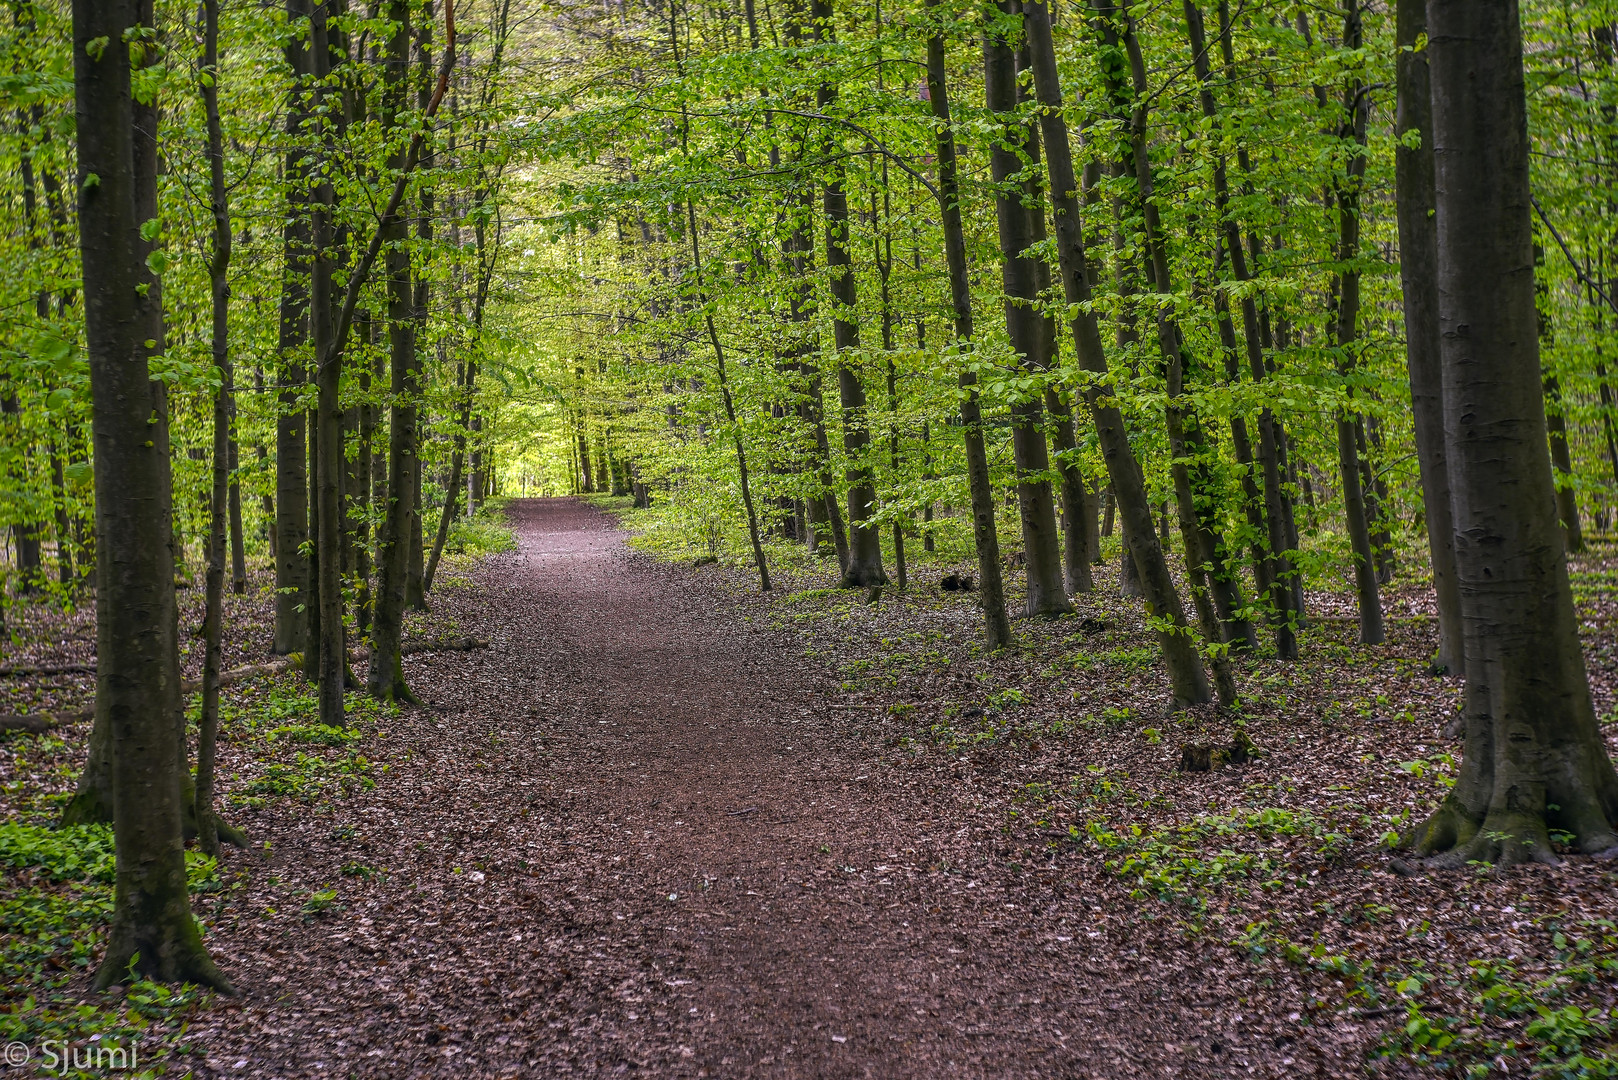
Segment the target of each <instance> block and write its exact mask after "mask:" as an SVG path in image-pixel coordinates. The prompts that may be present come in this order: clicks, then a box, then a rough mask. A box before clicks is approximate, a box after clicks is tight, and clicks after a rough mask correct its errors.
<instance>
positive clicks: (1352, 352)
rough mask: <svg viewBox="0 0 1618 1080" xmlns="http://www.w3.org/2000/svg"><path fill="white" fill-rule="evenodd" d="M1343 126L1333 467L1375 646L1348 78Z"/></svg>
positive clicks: (1357, 106)
mask: <svg viewBox="0 0 1618 1080" xmlns="http://www.w3.org/2000/svg"><path fill="white" fill-rule="evenodd" d="M1359 3H1360V0H1348V4H1347V7H1346V9H1345V14H1344V19H1343V44H1344V47H1346V48H1350V49H1357V48H1359V47H1360V44H1361V41H1362V34H1361V23H1360V12H1359ZM1343 112H1344V120H1343V126H1342V128H1341V130H1340V131H1339V133H1338V134H1339V136H1340V137H1341V138H1342V139H1343V140H1344V141H1345V142H1352V144H1353V149H1351V150H1350V153H1351V155H1352V156H1351V157H1350V158H1349V160H1348V168H1347V175H1346V176H1345V177H1344V178H1343V179H1342V180H1340V181H1338V183H1337V185H1336V197H1337V238H1338V239H1337V261H1338V263H1339V264H1340V265H1341V267H1342V269H1340V270H1339V271H1338V273H1337V347H1338V350H1339V353H1340V359H1339V360H1338V368H1337V370H1338V374H1339V375H1341V376H1342V377H1343V379H1344V380H1345V384H1346V385H1345V394H1346V397H1347V400H1346V401H1345V402H1344V404H1343V406H1342V407H1341V408H1340V409H1339V410H1338V413H1337V464H1338V471H1339V472H1340V473H1341V474H1342V482H1343V516H1344V518H1345V519H1346V523H1347V526H1348V538H1349V543H1350V546H1351V547H1352V548H1353V551H1354V582H1355V593H1356V595H1357V597H1358V600H1359V612H1360V642H1361V644H1365V645H1379V644H1381V643H1382V642H1383V641H1384V640H1386V635H1385V634H1384V633H1383V629H1382V598H1381V590H1380V588H1379V587H1378V585H1379V583H1378V581H1377V573H1376V552H1375V550H1374V548H1373V546H1372V544H1371V522H1370V515H1369V514H1368V513H1367V507H1366V492H1365V488H1364V486H1363V485H1362V483H1361V479H1360V461H1359V449H1358V445H1357V442H1356V440H1355V426H1356V425H1355V412H1354V407H1353V400H1354V388H1353V385H1352V383H1347V380H1348V379H1350V378H1352V376H1353V374H1354V370H1355V368H1356V367H1357V366H1358V362H1357V359H1356V351H1357V348H1358V346H1357V345H1356V344H1355V342H1356V341H1357V339H1358V338H1359V318H1360V272H1359V270H1357V269H1355V268H1354V263H1355V262H1356V261H1357V260H1358V259H1359V256H1360V190H1361V188H1362V186H1363V185H1364V178H1365V125H1366V119H1367V116H1368V114H1369V112H1370V103H1369V100H1368V99H1367V98H1366V96H1365V94H1364V87H1363V86H1362V85H1361V84H1360V82H1359V80H1358V79H1357V78H1351V79H1350V80H1349V81H1348V85H1347V86H1346V87H1345V88H1344V90H1343Z"/></svg>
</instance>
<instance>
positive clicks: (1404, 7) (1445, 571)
mask: <svg viewBox="0 0 1618 1080" xmlns="http://www.w3.org/2000/svg"><path fill="white" fill-rule="evenodd" d="M1395 37H1396V44H1398V49H1400V55H1398V113H1396V118H1395V134H1396V136H1398V138H1396V139H1395V146H1393V160H1395V185H1396V191H1398V199H1396V210H1398V225H1400V283H1401V287H1403V298H1404V350H1406V351H1404V356H1406V368H1408V371H1409V381H1411V419H1413V424H1414V429H1416V461H1417V466H1419V471H1421V494H1422V513H1424V517H1425V520H1427V551H1429V555H1430V562H1432V588H1434V594H1435V597H1437V601H1438V651H1437V653H1435V654H1434V657H1432V669H1434V672H1438V674H1442V672H1455V674H1458V672H1461V670H1463V664H1464V659H1466V657H1464V643H1463V640H1461V630H1463V625H1461V593H1459V586H1458V583H1456V576H1455V510H1453V507H1451V500H1450V465H1448V457H1446V455H1448V449H1446V447H1445V442H1443V427H1445V423H1443V366H1442V361H1440V347H1438V220H1437V194H1435V193H1434V159H1432V74H1430V71H1429V68H1427V50H1425V47H1419V45H1424V39H1425V37H1427V0H1398V13H1396V32H1395ZM1411 131H1416V133H1419V138H1421V144H1419V146H1414V147H1413V146H1408V139H1409V138H1411ZM1615 474H1618V471H1615Z"/></svg>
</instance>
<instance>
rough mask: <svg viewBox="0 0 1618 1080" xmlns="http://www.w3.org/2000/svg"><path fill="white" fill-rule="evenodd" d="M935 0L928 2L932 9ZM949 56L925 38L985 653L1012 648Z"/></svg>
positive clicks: (938, 39)
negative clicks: (977, 367)
mask: <svg viewBox="0 0 1618 1080" xmlns="http://www.w3.org/2000/svg"><path fill="white" fill-rule="evenodd" d="M939 3H940V0H927V9H928V10H929V11H933V10H935V9H936V8H937V7H938V4H939ZM947 70H948V56H947V55H946V53H945V46H944V38H943V36H942V35H940V34H934V35H933V36H931V37H929V38H928V39H927V97H928V100H929V102H930V104H931V106H932V112H933V117H934V119H935V120H937V121H938V123H937V124H936V125H935V126H934V132H935V144H936V147H937V152H938V209H939V213H940V216H941V218H942V224H943V231H944V260H945V264H946V265H947V266H948V268H949V295H950V306H951V310H952V313H953V315H954V320H955V350H956V352H957V353H958V354H961V357H962V363H961V367H960V374H959V375H958V376H957V379H958V381H959V384H960V388H961V428H962V430H963V432H964V438H965V441H966V480H967V486H968V488H969V489H970V491H971V495H972V538H973V540H974V542H975V546H976V549H977V555H978V597H979V599H980V601H981V603H982V605H983V618H984V630H985V634H986V637H987V639H988V640H987V644H988V647H989V651H990V652H994V651H996V650H999V649H1003V648H1005V647H1006V646H1007V645H1009V644H1011V623H1010V621H1009V620H1008V619H1007V618H1006V598H1005V586H1004V585H1003V583H1002V581H1001V577H1000V540H999V537H998V535H997V534H996V530H995V522H994V487H993V485H992V483H991V481H990V477H989V455H988V453H987V451H986V450H985V449H984V446H983V417H982V413H981V410H980V408H979V405H978V389H977V381H978V377H977V373H976V372H975V371H972V370H971V369H970V368H969V367H968V366H967V364H966V363H965V356H966V355H968V354H970V352H971V350H972V348H973V332H974V328H973V325H972V286H971V279H970V278H969V277H968V274H967V266H966V235H965V232H964V230H963V229H962V227H961V196H960V182H959V178H958V177H957V174H956V166H955V132H954V129H953V128H952V127H951V121H950V111H949V87H948V83H947V81H946V72H947Z"/></svg>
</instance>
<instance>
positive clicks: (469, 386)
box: [422, 359, 590, 591]
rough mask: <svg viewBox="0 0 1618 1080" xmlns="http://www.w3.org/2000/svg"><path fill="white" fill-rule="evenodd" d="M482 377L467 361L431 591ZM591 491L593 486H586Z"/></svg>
mask: <svg viewBox="0 0 1618 1080" xmlns="http://www.w3.org/2000/svg"><path fill="white" fill-rule="evenodd" d="M477 377H478V363H477V361H476V360H475V359H468V360H467V362H466V374H465V375H464V376H463V382H462V390H461V415H460V417H459V423H458V424H457V425H456V428H455V449H454V451H453V452H452V453H451V455H450V461H449V486H448V488H447V489H446V490H445V492H444V509H443V510H442V511H441V512H440V513H439V515H438V532H437V534H436V535H434V537H433V551H432V554H431V555H430V556H428V558H427V567H426V570H425V573H424V575H423V578H422V585H423V587H424V588H426V589H427V590H428V591H431V589H432V587H433V578H434V577H435V576H436V575H437V573H438V560H439V559H441V558H443V556H444V543H445V541H446V540H448V539H449V527H450V525H451V523H452V522H454V520H455V503H456V500H457V499H459V498H460V496H461V471H462V469H463V468H465V464H466V428H467V425H468V424H469V423H470V422H471V412H472V396H473V394H474V393H475V392H476V387H477ZM583 442H584V433H583V431H582V430H581V431H580V432H579V443H580V446H581V449H582V447H583ZM583 460H584V464H585V471H586V472H587V473H588V471H589V464H590V456H589V455H588V454H585V455H584V457H583ZM585 490H586V491H588V490H589V485H588V484H586V485H585Z"/></svg>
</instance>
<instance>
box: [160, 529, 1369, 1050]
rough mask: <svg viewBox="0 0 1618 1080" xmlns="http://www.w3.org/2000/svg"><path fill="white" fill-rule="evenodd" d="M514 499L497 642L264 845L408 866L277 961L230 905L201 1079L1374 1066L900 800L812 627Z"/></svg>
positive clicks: (314, 880) (955, 813)
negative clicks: (1247, 1002)
mask: <svg viewBox="0 0 1618 1080" xmlns="http://www.w3.org/2000/svg"><path fill="white" fill-rule="evenodd" d="M511 514H512V521H513V525H514V527H515V531H516V533H517V536H518V538H519V543H520V550H519V551H518V553H516V554H515V555H511V556H504V557H498V558H497V559H496V560H494V562H495V563H496V564H497V565H496V566H495V567H492V568H488V569H487V570H486V572H485V574H484V575H481V576H484V577H485V578H486V580H487V582H489V583H488V584H487V585H486V588H487V590H488V591H487V594H486V596H485V601H484V603H485V606H484V607H483V609H482V611H481V613H477V614H474V613H472V612H468V613H466V614H465V615H463V616H462V620H461V627H462V629H463V630H467V631H469V632H472V633H481V634H485V635H487V636H489V637H490V638H491V639H492V641H493V646H492V648H491V649H490V650H489V651H488V652H486V653H482V654H472V656H471V658H470V659H468V658H466V657H463V656H458V655H449V656H440V657H435V658H433V659H431V660H430V661H427V662H426V670H427V672H428V674H426V675H417V676H416V684H417V687H418V690H419V691H420V692H422V693H423V694H424V695H425V696H426V697H427V698H428V699H429V700H430V701H431V702H432V703H433V705H434V706H435V707H434V708H433V709H432V711H431V712H417V713H413V714H412V715H410V716H409V717H408V719H406V720H405V721H403V722H401V723H400V724H398V725H397V726H396V730H395V731H394V733H393V738H394V739H395V740H398V739H400V738H402V740H403V741H404V742H405V743H407V744H408V745H409V747H410V752H409V757H408V760H407V761H396V762H395V763H394V768H395V770H396V771H397V774H398V775H397V776H396V777H395V778H393V779H391V780H389V779H384V780H383V781H382V782H381V783H380V785H379V786H378V788H377V789H376V790H375V791H374V792H372V793H370V794H368V795H366V796H363V797H356V798H352V799H349V800H346V801H344V802H343V803H341V804H340V805H339V806H338V808H337V810H336V813H335V815H334V816H333V817H332V818H330V819H322V820H306V821H303V822H302V823H301V824H299V825H297V826H296V827H295V831H288V832H287V833H285V834H278V835H274V836H272V837H269V839H271V840H272V842H273V851H274V852H275V855H274V862H273V865H274V866H275V867H276V868H278V869H281V868H284V872H285V874H286V875H287V876H288V881H287V882H286V883H287V884H294V883H295V882H298V881H301V882H303V883H305V884H306V885H308V886H309V887H315V886H318V885H319V884H321V883H324V882H328V881H337V880H339V878H338V870H339V867H340V865H341V864H343V863H344V862H345V861H347V860H349V859H351V858H353V857H354V845H355V844H356V843H357V844H359V845H360V846H361V847H362V849H363V850H364V857H365V858H366V860H367V861H368V862H370V863H373V864H376V865H380V866H385V867H387V868H389V870H390V871H391V873H390V874H389V876H388V878H387V880H386V882H385V883H384V884H377V885H373V886H371V887H370V888H369V889H367V890H366V891H365V892H364V893H363V898H362V899H356V900H354V901H352V902H351V903H350V905H349V908H348V910H347V911H346V912H345V913H344V916H343V917H342V918H341V919H340V920H336V921H323V922H317V923H314V924H312V925H305V924H303V923H302V922H300V921H299V920H298V919H297V917H296V915H295V913H291V912H289V913H288V914H287V915H286V916H285V917H284V918H283V919H282V922H283V924H284V929H283V930H282V932H281V934H280V935H279V936H278V937H276V938H272V939H271V941H270V942H269V943H267V945H266V946H265V947H263V948H257V949H246V948H243V947H242V945H241V943H240V939H239V938H238V936H237V935H235V934H234V933H233V932H232V928H231V926H230V924H229V922H228V921H227V922H225V923H224V924H223V925H220V926H218V928H217V930H216V932H215V933H214V935H213V938H212V941H213V944H214V948H215V953H216V957H217V959H218V960H219V961H220V963H221V965H222V966H223V967H224V968H225V970H227V971H229V972H230V973H231V974H232V976H233V977H234V978H235V979H236V980H237V981H238V982H239V984H240V985H241V986H242V987H243V988H244V989H245V994H244V996H243V998H242V1000H241V1003H240V1005H239V1006H232V1007H229V1008H230V1011H228V1012H226V1013H224V1014H222V1015H221V1014H218V1013H215V1014H214V1015H213V1016H212V1017H208V1018H204V1019H202V1020H201V1021H200V1022H198V1023H197V1024H196V1025H194V1026H193V1028H192V1030H191V1034H192V1036H193V1038H194V1040H195V1042H196V1043H198V1044H200V1045H202V1046H205V1047H206V1048H207V1055H208V1063H209V1066H211V1068H210V1069H209V1070H208V1073H211V1072H212V1071H213V1070H218V1071H219V1072H220V1073H223V1074H230V1075H248V1076H307V1075H315V1074H319V1073H322V1072H324V1073H327V1074H331V1075H350V1074H353V1075H364V1076H409V1075H432V1074H438V1075H456V1076H550V1075H559V1074H566V1073H569V1072H579V1073H605V1074H608V1075H612V1074H622V1073H626V1072H638V1073H642V1074H646V1075H653V1076H671V1077H672V1076H712V1077H740V1076H792V1077H841V1076H848V1077H881V1078H898V1077H946V1076H959V1077H1008V1078H1009V1077H1035V1076H1040V1077H1057V1076H1097V1077H1102V1076H1105V1077H1124V1076H1137V1075H1143V1074H1144V1073H1145V1072H1147V1071H1160V1072H1161V1073H1162V1074H1163V1075H1166V1076H1216V1075H1232V1076H1249V1075H1258V1076H1292V1075H1309V1074H1310V1072H1311V1071H1313V1070H1315V1068H1316V1063H1320V1062H1324V1063H1326V1064H1325V1066H1324V1068H1325V1072H1326V1074H1330V1075H1336V1074H1339V1071H1340V1073H1341V1074H1343V1075H1347V1074H1349V1073H1353V1072H1358V1071H1359V1068H1358V1062H1357V1061H1355V1060H1353V1059H1350V1060H1343V1061H1340V1062H1339V1061H1338V1059H1337V1058H1336V1057H1335V1056H1334V1054H1333V1052H1332V1051H1330V1050H1328V1051H1326V1052H1325V1053H1324V1054H1322V1053H1321V1052H1319V1051H1316V1050H1314V1049H1313V1048H1300V1049H1299V1050H1298V1054H1297V1057H1298V1058H1299V1059H1300V1060H1298V1061H1295V1060H1294V1057H1293V1055H1292V1054H1290V1053H1289V1054H1280V1053H1277V1052H1276V1047H1275V1046H1274V1045H1273V1037H1268V1036H1267V1037H1266V1038H1267V1041H1268V1045H1260V1044H1257V1043H1255V1039H1256V1038H1257V1037H1258V1036H1256V1035H1251V1034H1249V1033H1248V1031H1249V1028H1250V1026H1251V1018H1249V1017H1245V1016H1242V1015H1241V1012H1242V1007H1241V1006H1240V1005H1239V1004H1237V1003H1236V1002H1235V1001H1234V999H1233V995H1234V994H1235V993H1236V991H1237V990H1239V989H1240V986H1239V985H1237V986H1233V985H1231V984H1229V983H1225V982H1222V981H1221V979H1220V978H1219V977H1218V976H1217V975H1216V970H1217V969H1218V968H1220V967H1223V966H1227V965H1230V964H1231V962H1232V961H1231V959H1230V957H1229V951H1228V949H1223V948H1220V949H1218V950H1217V953H1218V955H1211V954H1212V953H1213V950H1212V949H1210V950H1208V953H1209V954H1206V955H1205V954H1204V953H1203V951H1201V950H1192V949H1189V948H1187V947H1186V946H1184V945H1183V944H1181V943H1180V942H1179V941H1177V940H1174V939H1173V935H1170V936H1169V939H1167V940H1165V939H1157V940H1154V937H1153V936H1152V935H1150V934H1141V933H1140V932H1139V930H1138V928H1136V930H1135V932H1134V933H1133V934H1132V935H1131V937H1130V938H1129V939H1128V940H1127V941H1124V940H1120V939H1119V938H1118V937H1116V936H1115V935H1114V934H1113V933H1112V932H1111V931H1110V930H1109V928H1108V926H1107V924H1106V923H1105V922H1104V921H1102V920H1098V919H1097V918H1095V917H1094V916H1093V915H1092V914H1091V910H1092V909H1091V907H1090V903H1091V902H1090V901H1087V896H1086V894H1087V891H1088V889H1089V887H1090V883H1089V882H1087V881H1086V880H1085V879H1084V878H1083V877H1082V876H1079V875H1076V874H1074V873H1072V872H1070V871H1069V870H1068V869H1067V868H1066V867H1064V865H1063V864H1062V862H1061V861H1060V859H1058V860H1056V861H1053V862H1052V863H1051V864H1050V865H1049V866H1044V867H1040V868H1038V870H1037V871H1036V872H1030V873H1014V872H1011V871H1009V870H1006V869H1004V868H1003V867H999V866H992V865H989V860H990V858H991V852H990V850H989V848H990V846H991V845H993V844H995V842H996V834H997V832H998V825H999V822H998V820H996V819H993V818H988V817H984V816H979V815H977V814H975V813H974V807H973V803H974V799H973V793H972V789H971V787H970V786H968V787H966V788H965V789H964V790H958V791H947V790H941V791H938V792H937V793H936V795H935V796H934V797H933V798H931V799H922V798H918V796H917V793H916V792H915V791H914V790H913V789H912V788H911V787H910V786H909V785H906V786H904V787H898V788H897V789H896V786H895V785H894V784H892V783H890V781H889V777H888V776H887V775H885V772H886V769H885V768H884V767H883V766H881V765H879V763H878V762H877V761H876V760H875V759H876V757H877V755H876V754H875V753H874V751H873V747H872V746H871V744H870V742H869V741H867V740H865V739H862V737H861V721H862V720H863V716H862V714H861V712H860V711H859V710H850V709H842V710H832V709H828V708H827V707H826V704H825V701H826V698H825V693H826V692H827V691H828V690H829V689H831V687H830V686H829V685H828V684H827V682H826V678H825V674H824V669H823V668H822V667H821V666H820V665H816V664H813V663H811V662H808V661H805V660H804V659H803V658H801V657H800V656H798V655H796V654H797V652H798V650H796V649H794V648H792V646H793V645H794V644H795V641H794V640H793V639H792V637H791V636H789V635H782V634H780V633H773V632H767V631H757V630H750V629H749V628H747V627H746V626H745V625H743V624H741V622H740V621H739V620H738V619H737V618H736V616H735V614H734V613H733V612H729V611H726V610H724V609H723V608H716V603H715V599H714V597H712V596H711V595H708V594H706V593H705V592H704V591H703V590H701V589H700V588H696V587H693V585H692V583H691V580H690V574H689V573H688V572H687V571H684V570H681V569H679V568H670V567H668V566H666V565H656V564H652V563H650V562H649V561H647V560H644V559H642V558H639V557H635V556H631V555H630V554H629V553H628V552H627V551H626V550H625V548H624V547H623V544H622V536H621V534H619V533H618V532H616V531H615V530H614V529H613V527H612V525H611V523H610V521H609V519H607V518H606V517H605V516H604V515H602V514H600V513H599V512H597V511H595V510H592V509H590V508H588V507H586V506H584V505H582V504H580V503H578V502H575V501H572V500H555V501H544V502H539V501H536V502H530V503H526V504H525V503H516V504H513V507H512V511H511ZM344 825H351V826H353V827H354V828H355V829H357V830H358V835H357V836H356V837H354V838H352V839H350V840H348V841H345V842H337V841H334V840H332V839H331V837H332V836H333V835H335V833H334V830H336V829H339V828H340V827H341V826H344ZM254 838H255V840H257V839H258V835H257V834H255V837H254ZM946 859H947V862H948V864H949V865H950V866H951V867H958V868H960V869H959V870H941V869H940V868H939V867H940V865H941V864H943V863H944V862H945V860H946ZM478 867H481V868H482V870H481V871H476V872H479V873H481V874H482V875H483V877H482V879H481V880H475V879H474V876H473V875H474V872H475V868H478ZM457 871H459V872H457ZM255 877H256V878H259V879H260V880H262V875H255ZM251 904H252V901H251V900H247V901H246V905H247V906H251ZM1143 954H1144V955H1143ZM1278 1004H1279V1003H1271V1004H1270V1005H1269V1006H1268V1007H1269V1008H1275V1007H1278ZM238 1008H239V1012H238V1011H237V1009H238ZM1303 1061H1308V1062H1310V1064H1309V1065H1307V1066H1306V1065H1304V1064H1302V1062H1303ZM1333 1063H1336V1064H1333ZM208 1073H205V1075H206V1074H208Z"/></svg>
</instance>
